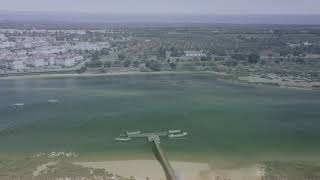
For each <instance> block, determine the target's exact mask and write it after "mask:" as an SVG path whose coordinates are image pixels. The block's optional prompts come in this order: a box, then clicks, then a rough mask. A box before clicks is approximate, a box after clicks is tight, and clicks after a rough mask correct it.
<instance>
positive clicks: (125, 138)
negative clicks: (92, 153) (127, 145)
mask: <svg viewBox="0 0 320 180" xmlns="http://www.w3.org/2000/svg"><path fill="white" fill-rule="evenodd" d="M114 140H115V141H119V142H127V141H131V138H129V137H117V138H114Z"/></svg>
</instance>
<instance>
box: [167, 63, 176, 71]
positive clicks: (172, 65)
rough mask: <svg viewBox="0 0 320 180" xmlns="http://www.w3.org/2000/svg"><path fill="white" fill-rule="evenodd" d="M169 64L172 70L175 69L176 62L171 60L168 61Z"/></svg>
mask: <svg viewBox="0 0 320 180" xmlns="http://www.w3.org/2000/svg"><path fill="white" fill-rule="evenodd" d="M169 65H170V68H171V69H173V70H175V69H177V64H176V63H173V62H172V63H170V64H169Z"/></svg>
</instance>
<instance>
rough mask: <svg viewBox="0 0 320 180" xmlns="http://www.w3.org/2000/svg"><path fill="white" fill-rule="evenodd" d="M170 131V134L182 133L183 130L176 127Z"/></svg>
mask: <svg viewBox="0 0 320 180" xmlns="http://www.w3.org/2000/svg"><path fill="white" fill-rule="evenodd" d="M168 132H169V134H174V133H181V130H180V129H176V130H169V131H168Z"/></svg>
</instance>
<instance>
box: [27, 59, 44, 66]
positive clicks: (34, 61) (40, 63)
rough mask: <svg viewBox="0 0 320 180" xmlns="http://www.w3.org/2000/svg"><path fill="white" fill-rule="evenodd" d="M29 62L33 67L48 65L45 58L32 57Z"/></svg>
mask: <svg viewBox="0 0 320 180" xmlns="http://www.w3.org/2000/svg"><path fill="white" fill-rule="evenodd" d="M28 64H29V65H31V66H33V67H42V66H45V65H46V62H45V60H44V59H32V60H29V62H28Z"/></svg>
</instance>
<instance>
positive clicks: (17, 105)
mask: <svg viewBox="0 0 320 180" xmlns="http://www.w3.org/2000/svg"><path fill="white" fill-rule="evenodd" d="M12 106H13V107H14V108H22V107H24V103H16V104H14V105H12Z"/></svg>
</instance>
